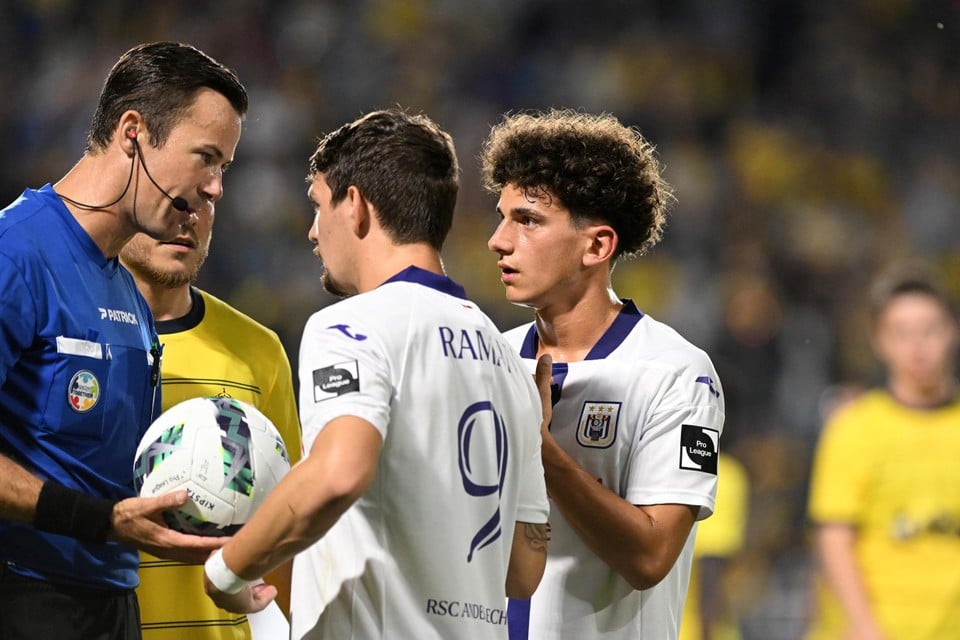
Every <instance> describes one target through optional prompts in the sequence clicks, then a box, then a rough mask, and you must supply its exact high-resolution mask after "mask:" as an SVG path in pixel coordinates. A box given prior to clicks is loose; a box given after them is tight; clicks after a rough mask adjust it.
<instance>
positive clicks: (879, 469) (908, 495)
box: [809, 265, 960, 640]
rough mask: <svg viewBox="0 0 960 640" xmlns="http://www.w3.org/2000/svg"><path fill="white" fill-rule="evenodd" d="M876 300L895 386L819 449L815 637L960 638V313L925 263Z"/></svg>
mask: <svg viewBox="0 0 960 640" xmlns="http://www.w3.org/2000/svg"><path fill="white" fill-rule="evenodd" d="M871 294H872V295H871V304H872V309H871V311H872V321H873V326H872V338H873V347H874V350H875V352H876V354H877V356H878V358H879V359H880V361H881V362H882V363H883V365H884V367H885V369H886V373H887V378H886V386H884V387H883V388H880V389H876V390H873V391H870V392H867V393H865V394H863V395H862V396H860V397H859V398H857V399H856V400H853V401H851V402H849V403H848V404H846V405H845V406H843V407H842V408H840V409H839V410H837V411H836V413H834V414H833V416H832V417H831V418H830V420H829V421H828V423H827V425H826V427H825V429H824V432H823V434H822V436H821V440H820V443H819V445H818V448H817V453H816V457H815V460H814V468H813V475H812V485H811V490H810V505H809V513H810V518H811V519H812V521H813V523H814V524H815V527H816V528H815V531H814V538H813V539H814V542H815V544H816V548H817V552H818V556H819V561H820V566H821V570H822V578H823V580H822V582H823V588H822V589H821V593H820V596H821V597H820V607H819V611H818V614H817V616H816V619H815V621H814V624H813V626H812V628H811V629H810V635H809V638H811V639H812V638H817V639H819V638H831V639H834V638H842V639H851V640H880V639H883V640H951V639H953V640H956V639H960V464H958V463H957V460H956V452H957V451H958V450H960V397H958V394H957V392H958V387H957V378H956V373H955V372H956V354H957V344H958V343H957V340H958V323H957V309H956V307H955V304H954V302H953V300H952V299H951V298H950V297H949V296H948V294H947V293H946V291H945V290H944V289H943V287H942V285H941V284H940V283H938V282H937V280H936V279H935V277H934V275H933V274H932V272H931V271H930V270H929V269H928V268H926V267H921V266H919V265H904V266H897V267H894V268H893V269H892V270H890V271H889V272H888V273H886V274H885V275H884V276H883V277H881V278H880V279H879V280H878V281H877V283H876V285H875V287H874V288H873V290H872V292H871Z"/></svg>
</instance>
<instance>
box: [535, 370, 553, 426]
mask: <svg viewBox="0 0 960 640" xmlns="http://www.w3.org/2000/svg"><path fill="white" fill-rule="evenodd" d="M533 379H534V381H535V382H536V383H537V391H539V392H540V407H541V408H542V409H543V423H544V424H545V425H549V424H550V418H551V417H552V413H553V403H552V402H551V397H550V384H551V383H552V382H553V356H551V355H550V354H548V353H545V354H543V355H542V356H540V358H539V359H537V369H536V373H534V376H533Z"/></svg>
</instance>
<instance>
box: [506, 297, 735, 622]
mask: <svg viewBox="0 0 960 640" xmlns="http://www.w3.org/2000/svg"><path fill="white" fill-rule="evenodd" d="M505 337H506V338H507V339H508V340H509V341H510V343H511V345H512V346H513V347H514V348H515V349H516V350H517V351H518V352H519V353H520V355H521V356H522V357H523V358H524V361H525V362H526V363H527V365H528V369H529V370H533V368H535V366H536V353H537V344H538V342H537V333H536V328H535V327H534V326H533V324H529V325H525V326H522V327H518V328H516V329H513V330H512V331H509V332H507V333H506V334H505ZM553 402H554V407H553V421H552V423H551V427H550V431H551V434H552V435H553V436H554V438H556V440H557V442H558V443H559V445H560V446H561V447H562V448H563V449H564V450H565V451H566V452H567V453H569V454H570V455H571V456H572V457H573V458H574V459H575V460H576V461H577V462H578V463H579V464H580V465H581V466H582V467H583V468H584V469H586V470H587V472H589V473H590V474H592V475H593V477H595V478H596V479H597V481H598V482H601V483H603V485H604V486H606V487H609V488H610V489H611V490H612V491H613V492H614V493H616V494H617V495H619V496H620V497H622V498H624V499H625V500H627V501H628V502H630V503H632V504H635V505H652V504H667V503H675V504H686V505H692V506H696V507H699V509H700V512H699V519H702V518H705V517H707V516H708V515H710V514H711V513H712V512H713V506H714V497H715V496H716V487H717V454H718V453H719V442H720V432H721V430H722V428H723V418H724V405H723V394H722V390H721V387H720V383H719V380H718V378H717V374H716V371H715V370H714V367H713V364H712V363H711V362H710V359H709V358H708V357H707V355H706V354H705V353H704V352H703V351H701V350H700V349H698V348H696V347H694V346H693V345H691V344H690V343H689V342H687V341H686V340H685V339H683V338H682V337H681V336H680V335H679V334H678V333H677V332H676V331H674V330H673V329H671V328H670V327H668V326H667V325H665V324H663V323H661V322H657V321H656V320H654V319H652V318H650V317H649V316H646V315H644V314H642V313H640V312H639V311H638V310H637V308H636V306H635V305H634V304H633V303H632V302H631V301H629V300H625V301H624V307H623V309H622V310H621V312H620V314H619V316H618V317H617V319H616V320H615V321H614V323H613V324H612V325H611V326H610V328H609V329H608V330H607V331H606V333H605V334H604V335H603V337H602V338H601V339H600V340H599V341H598V342H597V344H596V345H594V347H593V349H592V350H591V351H590V353H589V354H587V356H586V358H585V359H584V360H582V361H580V362H570V363H565V362H555V363H554V365H553ZM695 531H696V526H694V531H693V532H691V534H690V536H689V538H688V540H687V542H686V545H685V546H684V549H683V551H682V553H681V554H680V557H679V559H678V560H677V563H676V564H675V565H674V567H673V569H671V570H670V572H669V573H668V574H667V576H666V577H665V578H664V579H663V581H662V582H660V583H659V584H658V585H656V586H655V587H653V588H651V589H646V590H643V591H636V590H634V589H633V588H632V587H631V586H630V585H629V584H628V583H627V581H626V580H625V579H624V578H622V577H621V576H620V575H619V574H618V573H617V572H616V571H614V570H613V569H612V568H611V567H610V566H609V565H607V564H606V563H605V562H604V561H603V560H601V559H600V558H598V557H597V556H596V555H594V554H593V552H591V551H590V550H589V549H588V548H587V547H586V545H585V544H584V543H583V542H582V541H581V539H580V538H579V537H578V536H577V534H576V533H574V531H573V530H572V529H571V528H570V526H569V525H568V524H567V521H566V520H565V519H564V517H563V515H562V514H561V513H560V512H559V511H558V510H554V512H553V515H552V517H551V518H550V544H549V548H548V552H547V567H546V572H545V573H544V576H543V580H542V581H541V582H540V586H539V587H538V588H537V591H536V592H535V593H534V595H533V598H532V599H531V601H530V603H529V630H527V629H525V628H524V627H525V624H524V623H525V622H526V620H525V617H526V615H525V614H526V611H525V608H526V604H527V603H526V602H520V603H517V602H513V601H512V602H511V603H510V627H511V629H510V630H511V638H512V639H519V638H530V640H534V639H535V640H550V639H554V638H569V639H574V640H579V639H581V638H590V639H591V640H599V639H604V640H614V639H621V638H622V639H626V638H630V639H631V640H636V639H638V638H649V639H651V640H669V639H675V638H676V637H677V634H678V632H679V622H680V613H681V611H682V609H683V601H684V599H685V597H686V592H687V584H688V581H689V577H690V563H691V560H692V552H693V539H694V535H695ZM610 544H612V545H613V544H617V540H615V539H611V540H610Z"/></svg>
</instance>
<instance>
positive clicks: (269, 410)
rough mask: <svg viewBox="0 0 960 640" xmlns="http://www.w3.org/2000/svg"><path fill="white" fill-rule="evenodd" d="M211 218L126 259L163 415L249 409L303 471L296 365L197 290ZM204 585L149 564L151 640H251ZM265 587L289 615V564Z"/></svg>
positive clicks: (138, 244) (191, 575)
mask: <svg viewBox="0 0 960 640" xmlns="http://www.w3.org/2000/svg"><path fill="white" fill-rule="evenodd" d="M204 211H205V212H206V213H204V212H200V213H199V214H198V215H197V216H196V217H195V218H191V219H190V221H188V222H186V223H184V224H183V225H182V226H181V228H180V233H179V235H178V236H177V237H176V238H174V239H173V240H172V241H170V242H157V241H156V240H153V239H151V238H148V237H147V236H145V235H143V234H139V235H137V236H134V238H133V239H132V240H131V241H130V242H129V243H128V244H127V245H126V246H125V247H124V249H123V250H122V251H121V253H120V258H121V260H122V262H123V264H124V266H126V267H127V269H129V270H130V272H131V273H132V274H133V276H134V279H135V280H136V283H137V287H138V288H139V289H140V292H141V293H142V294H143V297H144V298H146V300H147V303H148V304H149V305H150V308H151V310H152V311H153V314H154V316H155V318H156V324H157V332H158V334H159V335H160V341H161V342H162V343H163V344H164V350H163V366H162V369H161V381H162V384H163V396H162V397H163V410H166V409H168V408H169V407H171V406H173V405H175V404H177V403H178V402H181V401H183V400H186V399H188V398H194V397H198V396H218V395H225V396H230V397H232V398H236V399H237V400H243V401H244V402H248V403H250V404H252V405H254V406H255V407H257V408H258V409H260V411H262V412H263V413H264V414H265V415H266V416H267V417H268V418H270V420H271V422H273V424H274V425H275V426H276V427H277V429H278V430H279V432H280V434H281V435H282V436H283V439H284V441H285V442H286V445H287V451H288V452H289V454H290V458H291V463H295V462H296V461H297V460H298V459H299V457H300V425H299V422H298V419H297V407H296V398H295V397H294V393H293V382H292V377H291V372H290V363H289V361H288V359H287V355H286V353H285V352H284V350H283V346H282V345H281V343H280V340H279V338H278V337H277V335H276V333H274V332H273V331H271V330H270V329H268V328H266V327H264V326H263V325H261V324H259V323H257V322H256V321H254V320H253V319H251V318H250V317H248V316H246V315H244V314H243V313H241V312H239V311H237V310H236V309H234V308H233V307H231V306H229V305H227V304H226V303H225V302H223V301H221V300H219V299H217V298H216V297H214V296H212V295H210V294H209V293H207V292H205V291H201V290H199V289H197V288H196V287H193V286H192V285H191V283H192V282H193V281H194V280H195V279H196V276H197V274H198V273H199V271H200V267H201V265H202V264H203V261H204V259H205V258H206V256H207V250H208V249H209V246H210V236H211V232H212V228H213V219H214V216H213V212H212V210H204ZM202 575H203V566H202V565H185V564H180V563H176V562H170V561H166V560H160V559H159V558H154V557H153V556H149V555H147V554H141V557H140V587H139V588H138V589H137V595H138V597H139V599H140V609H141V623H142V629H143V639H144V640H180V639H182V638H190V640H250V639H251V637H252V632H251V628H250V624H249V623H248V620H247V616H245V615H240V614H234V613H229V612H227V611H224V610H222V609H219V608H217V607H216V606H215V605H214V604H213V602H212V601H211V600H210V599H209V598H207V597H206V595H205V594H204V593H203V588H202V585H203V580H202V578H201V576H202ZM265 581H266V582H268V583H269V584H273V585H275V586H276V587H277V588H278V589H279V595H278V598H277V602H278V603H279V605H280V607H281V608H282V609H287V607H288V606H289V585H290V564H289V563H287V565H285V566H283V567H281V568H280V569H278V572H277V573H274V574H271V575H268V576H267V577H266V578H265ZM257 615H263V614H257ZM274 619H276V618H274ZM281 624H282V623H281ZM280 637H285V632H283V635H282V636H280Z"/></svg>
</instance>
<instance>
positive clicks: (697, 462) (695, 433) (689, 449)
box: [680, 424, 720, 475]
mask: <svg viewBox="0 0 960 640" xmlns="http://www.w3.org/2000/svg"><path fill="white" fill-rule="evenodd" d="M719 453H720V432H719V431H717V430H716V429H708V428H707V427H698V426H696V425H692V424H685V425H683V427H682V428H681V431H680V468H681V469H689V470H691V471H703V472H704V473H712V474H713V475H717V455H718V454H719Z"/></svg>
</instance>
